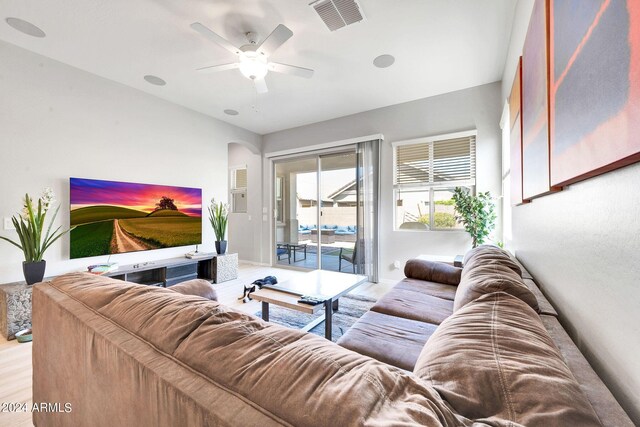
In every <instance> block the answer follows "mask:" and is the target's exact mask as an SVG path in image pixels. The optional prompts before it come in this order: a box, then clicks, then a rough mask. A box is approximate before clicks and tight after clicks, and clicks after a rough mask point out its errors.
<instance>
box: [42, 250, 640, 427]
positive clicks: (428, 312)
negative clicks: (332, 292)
mask: <svg viewBox="0 0 640 427" xmlns="http://www.w3.org/2000/svg"><path fill="white" fill-rule="evenodd" d="M487 251H489V252H490V251H493V249H492V248H488V249H480V250H479V251H476V252H479V253H481V254H482V255H483V256H484V255H486V252H487ZM496 256H497V257H498V258H500V257H501V256H502V255H501V254H497V255H496ZM485 261H488V260H485ZM473 264H474V262H473V253H472V254H471V257H470V258H469V259H468V260H467V263H466V265H473ZM480 264H482V263H480ZM484 264H485V265H488V266H491V265H492V263H491V262H484ZM506 264H509V263H508V262H506ZM412 268H413V269H415V270H416V271H415V272H412ZM465 268H466V267H465ZM491 268H493V267H491ZM518 268H521V267H518ZM407 272H408V273H409V275H413V276H415V277H418V278H407V279H405V280H403V281H402V282H400V283H399V284H398V285H397V286H396V287H395V288H394V289H393V290H392V291H391V292H389V293H388V294H387V295H386V296H384V297H383V298H381V299H380V300H379V301H378V303H377V304H376V305H375V306H374V308H373V309H372V310H371V311H369V312H368V313H366V314H365V315H364V316H363V317H362V318H361V319H360V320H359V321H358V322H357V323H356V324H355V325H354V326H353V327H352V328H351V329H350V330H349V331H348V332H347V334H346V335H345V336H344V338H343V340H342V341H341V344H343V345H344V346H349V347H350V348H353V349H355V350H356V351H352V350H350V349H348V348H344V347H342V346H339V345H336V344H334V343H331V342H329V341H327V340H325V339H323V338H320V337H318V336H315V335H311V334H308V333H305V332H301V331H298V330H293V329H289V328H284V327H281V326H278V325H274V324H269V323H266V322H263V321H262V320H260V319H257V318H255V317H253V316H250V315H247V314H244V313H242V312H239V311H236V310H233V309H230V308H228V307H225V306H224V305H221V304H219V303H218V302H216V301H214V300H215V294H211V289H210V288H208V287H207V286H206V285H205V284H203V283H193V284H190V285H189V286H183V287H182V289H180V292H179V293H178V292H173V291H171V290H170V289H161V288H155V287H146V286H142V285H135V284H129V283H126V282H125V283H123V282H121V281H116V280H112V279H108V278H104V277H95V276H92V275H88V274H82V273H72V274H68V275H64V276H60V277H58V278H56V279H54V280H53V281H51V282H46V283H41V284H38V285H36V286H35V287H34V291H33V328H34V332H35V339H34V344H33V401H34V402H64V403H66V402H69V403H70V404H71V405H72V408H73V410H72V411H71V412H69V413H44V412H36V413H34V414H33V420H34V424H35V425H36V426H49V425H52V426H77V425H92V426H103V425H104V426H112V425H118V426H217V425H221V426H235V425H238V426H270V425H288V426H360V425H365V426H395V425H407V426H408V425H424V426H496V427H497V426H505V427H506V426H511V427H515V426H520V425H531V426H562V425H580V426H596V425H605V426H610V425H615V426H627V425H628V426H631V425H632V423H631V422H630V421H629V419H628V418H627V417H626V414H625V413H624V412H623V411H622V409H620V407H619V406H618V404H617V403H616V401H615V400H614V399H613V397H612V396H611V394H610V393H609V391H608V390H607V389H606V387H604V385H603V384H602V382H601V381H600V380H599V379H598V378H597V376H596V375H595V373H594V372H593V371H592V370H591V368H590V367H589V365H588V364H587V363H586V361H585V360H584V358H583V357H582V355H580V353H579V352H578V351H577V349H576V348H575V346H573V344H572V343H571V341H570V339H569V338H568V336H567V335H566V333H565V332H564V330H562V328H561V327H560V325H559V323H558V322H557V319H556V318H555V317H554V315H553V314H541V315H539V314H538V313H536V312H535V311H534V309H533V308H531V307H530V305H528V304H527V303H525V302H523V301H522V300H521V299H520V298H518V297H517V296H514V295H513V293H515V294H518V295H520V294H523V293H525V292H524V291H522V289H520V288H518V289H517V291H518V292H511V293H508V292H509V289H506V291H505V289H500V290H498V291H493V288H491V290H492V291H491V292H487V293H485V294H484V295H482V296H480V297H478V298H475V299H472V300H471V301H469V302H468V303H466V304H464V306H462V307H460V308H458V309H457V310H456V311H455V313H453V309H454V305H455V303H456V299H457V298H458V299H460V298H461V297H463V296H464V295H472V294H473V292H475V291H476V290H477V289H478V287H477V286H476V287H474V286H471V288H472V289H471V291H468V292H467V291H465V292H464V295H462V294H463V292H460V295H458V290H459V289H464V287H460V285H458V286H456V285H455V284H451V283H457V282H459V281H463V282H464V280H466V279H465V277H476V276H473V275H471V276H468V274H465V272H464V271H463V270H459V269H454V268H453V267H450V266H446V265H439V264H428V265H426V266H425V265H419V264H415V263H413V262H412V263H409V265H408V266H407ZM467 273H469V272H467ZM435 278H437V279H438V280H440V281H442V282H444V283H442V282H435V281H429V280H424V279H435ZM526 280H530V279H526ZM505 283H510V282H509V281H505V282H504V283H503V284H502V285H501V286H502V287H505V286H506V285H505ZM463 285H464V283H463ZM491 286H497V285H495V283H494V282H492V285H491ZM525 286H529V285H527V284H526V283H525ZM534 286H535V284H534ZM480 288H482V286H480ZM536 289H537V287H536ZM531 292H532V294H533V295H535V297H536V300H537V301H538V310H539V311H540V312H541V313H543V312H545V311H547V312H553V313H555V312H554V311H553V308H552V307H551V306H550V305H548V302H546V303H545V302H543V301H542V300H541V299H540V298H544V297H543V296H542V294H541V293H539V291H538V293H536V292H535V291H534V290H531ZM192 293H196V294H199V295H202V296H204V297H205V298H203V297H202V296H194V295H191V294H192ZM207 298H208V299H207ZM545 301H546V300H545ZM427 340H428V343H427V344H426V345H425V342H427ZM360 353H364V354H370V355H371V356H373V358H371V357H367V356H366V355H363V354H360ZM376 359H378V360H376ZM496 366H497V368H496ZM400 368H402V369H400ZM408 371H413V372H408Z"/></svg>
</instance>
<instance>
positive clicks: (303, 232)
mask: <svg viewBox="0 0 640 427" xmlns="http://www.w3.org/2000/svg"><path fill="white" fill-rule="evenodd" d="M317 228H318V227H317V226H316V225H315V224H300V225H299V226H298V240H308V239H309V238H310V234H311V231H312V230H317ZM320 230H333V231H334V235H335V240H336V241H338V242H355V241H356V234H357V226H355V225H335V224H323V225H322V226H320Z"/></svg>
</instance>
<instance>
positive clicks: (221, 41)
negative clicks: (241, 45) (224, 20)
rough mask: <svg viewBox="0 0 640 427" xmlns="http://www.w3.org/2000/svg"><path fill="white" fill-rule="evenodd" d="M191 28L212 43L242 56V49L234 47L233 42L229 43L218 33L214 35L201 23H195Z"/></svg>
mask: <svg viewBox="0 0 640 427" xmlns="http://www.w3.org/2000/svg"><path fill="white" fill-rule="evenodd" d="M191 28H193V29H194V30H195V31H197V32H199V33H200V34H202V35H203V36H204V37H206V38H208V39H209V40H211V41H212V42H214V43H217V44H219V45H220V46H222V47H223V48H225V49H227V50H228V51H229V52H232V53H235V54H236V55H240V53H241V52H240V49H238V48H237V47H235V46H234V45H232V44H231V42H229V41H228V40H227V39H225V38H222V37H220V36H219V35H217V34H216V33H214V32H213V31H211V30H210V29H208V28H207V27H205V26H204V25H202V24H201V23H199V22H194V23H193V24H191Z"/></svg>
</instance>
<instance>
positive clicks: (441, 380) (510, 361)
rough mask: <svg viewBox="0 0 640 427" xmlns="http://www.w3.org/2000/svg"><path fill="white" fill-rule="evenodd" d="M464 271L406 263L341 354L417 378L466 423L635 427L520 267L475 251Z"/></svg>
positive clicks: (498, 253) (496, 253)
mask: <svg viewBox="0 0 640 427" xmlns="http://www.w3.org/2000/svg"><path fill="white" fill-rule="evenodd" d="M463 265H464V267H463V268H457V267H454V266H452V265H448V264H445V263H439V262H429V261H424V260H418V259H414V260H410V261H408V262H407V264H406V265H405V270H404V271H405V276H406V278H405V279H403V280H401V281H400V282H399V283H398V284H397V285H396V286H395V287H394V288H393V289H392V290H391V291H389V292H388V293H387V294H386V295H384V296H383V297H382V298H380V299H379V300H378V301H377V302H376V304H375V305H374V306H373V307H372V308H371V310H370V311H369V312H367V313H365V315H364V316H362V317H361V318H360V320H358V321H357V322H356V323H355V324H354V325H353V326H352V327H351V328H350V329H349V330H348V331H347V332H346V333H345V334H344V335H343V336H342V337H341V338H340V340H339V341H338V344H340V345H341V346H343V347H345V348H349V349H351V350H354V351H356V352H358V353H361V354H365V355H368V356H370V357H373V358H375V359H377V360H380V361H382V362H384V363H388V364H390V365H393V366H396V367H399V368H401V369H405V370H407V371H411V372H413V373H414V374H417V375H419V376H421V377H422V378H423V379H425V380H427V381H428V382H429V383H430V384H431V385H432V386H433V387H434V388H436V390H438V392H439V393H440V395H441V396H443V397H444V398H445V400H447V402H449V403H450V404H451V405H452V406H453V408H454V409H456V410H458V411H459V412H460V413H463V414H465V415H467V416H472V417H490V418H491V417H496V416H497V414H501V415H499V417H501V418H502V417H505V418H508V419H511V420H514V421H516V422H520V423H522V424H524V425H549V426H551V425H557V426H562V425H565V426H574V425H575V426H578V425H590V424H589V422H587V421H585V420H581V419H579V418H572V417H570V416H568V414H569V413H570V412H571V411H572V410H575V409H576V408H583V409H582V410H584V411H586V408H591V409H592V410H593V413H594V414H595V415H596V417H597V419H598V421H599V422H600V423H601V424H602V425H604V426H632V425H633V423H632V422H631V421H630V419H629V418H628V416H627V415H626V413H625V412H624V411H623V410H622V408H621V407H620V405H619V404H618V403H617V402H616V400H615V399H614V397H613V396H612V394H611V392H610V391H609V390H608V389H607V387H606V386H605V385H604V383H603V382H602V380H601V379H600V378H599V377H598V376H597V374H596V373H595V372H594V371H593V369H592V368H591V366H590V365H589V363H588V362H587V361H586V359H585V358H584V356H583V355H582V354H581V353H580V351H579V350H578V348H577V347H576V346H575V344H574V343H573V341H571V339H570V337H569V336H568V335H567V333H566V331H565V330H564V329H563V328H562V326H561V325H560V323H559V321H558V313H557V311H556V310H555V309H554V308H553V306H552V305H551V304H550V303H549V301H548V300H547V299H546V298H545V296H544V295H543V294H542V292H541V291H540V289H539V288H538V286H537V285H536V283H535V281H534V280H533V277H532V276H531V275H530V274H529V272H528V271H527V270H526V269H525V268H524V266H522V264H520V263H519V262H518V260H517V259H515V258H513V257H511V256H510V254H509V253H508V252H506V251H503V250H502V249H500V248H498V247H495V246H479V247H478V248H476V249H473V250H471V251H469V252H468V253H467V254H466V255H465V257H464V260H463ZM563 396H565V398H564V399H563ZM567 396H570V398H566V397H567ZM554 400H555V401H556V402H557V403H558V404H557V406H556V407H555V411H556V412H557V414H558V416H557V417H555V416H553V415H552V413H553V410H552V409H551V408H552V407H553V405H552V404H551V403H552V401H554ZM528 406H530V408H529V410H527V409H526V408H527V407H528ZM545 411H549V413H548V414H546V415H544V412H545ZM527 412H532V413H531V414H527ZM535 412H539V414H534V413H535ZM565 416H567V418H565Z"/></svg>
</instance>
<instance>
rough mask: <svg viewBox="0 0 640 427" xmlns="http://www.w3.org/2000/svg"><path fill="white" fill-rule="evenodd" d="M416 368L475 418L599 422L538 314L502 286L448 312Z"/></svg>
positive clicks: (558, 423)
mask: <svg viewBox="0 0 640 427" xmlns="http://www.w3.org/2000/svg"><path fill="white" fill-rule="evenodd" d="M414 373H415V374H416V375H418V376H419V377H421V378H423V379H426V380H428V381H430V382H431V384H432V385H433V386H434V387H435V388H436V389H437V390H438V392H439V393H440V394H441V396H443V398H444V399H445V400H446V401H447V402H449V404H450V405H451V406H452V407H453V409H454V410H455V411H457V412H459V413H460V414H462V415H464V416H466V417H469V418H472V419H489V420H494V419H506V420H512V421H514V422H517V423H520V424H522V425H526V426H531V427H536V426H541V427H542V426H544V427H549V426H583V427H585V426H599V425H600V422H599V421H598V419H597V417H596V415H595V413H594V411H593V408H592V407H591V405H590V404H589V402H588V400H587V399H586V397H585V395H584V394H583V393H582V391H581V390H580V386H579V385H578V383H577V381H576V380H575V378H574V377H573V375H572V373H571V371H570V370H569V368H568V367H567V365H566V364H565V362H564V360H563V359H562V356H561V355H560V353H559V351H558V349H557V348H556V346H555V345H554V344H553V341H552V339H551V337H550V336H549V334H548V333H547V331H546V330H545V328H544V326H543V324H542V322H541V320H540V318H539V316H538V315H537V314H536V313H535V312H534V311H533V310H532V309H531V308H530V307H529V306H528V305H527V304H525V303H523V302H522V301H521V300H520V299H518V298H515V297H513V296H512V295H509V294H506V293H504V292H496V293H492V294H489V295H484V296H482V297H481V298H479V299H477V300H475V301H473V302H471V303H470V304H467V305H466V306H465V307H464V308H462V309H461V310H459V311H457V312H456V313H455V314H454V315H452V316H451V317H449V319H447V320H445V321H444V322H443V323H442V324H441V325H440V326H439V327H438V329H437V330H436V331H435V333H434V334H433V335H432V336H431V338H430V339H429V341H428V342H427V344H426V345H425V347H424V349H423V351H422V353H421V354H420V357H419V359H418V361H417V363H416V367H415V369H414Z"/></svg>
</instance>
